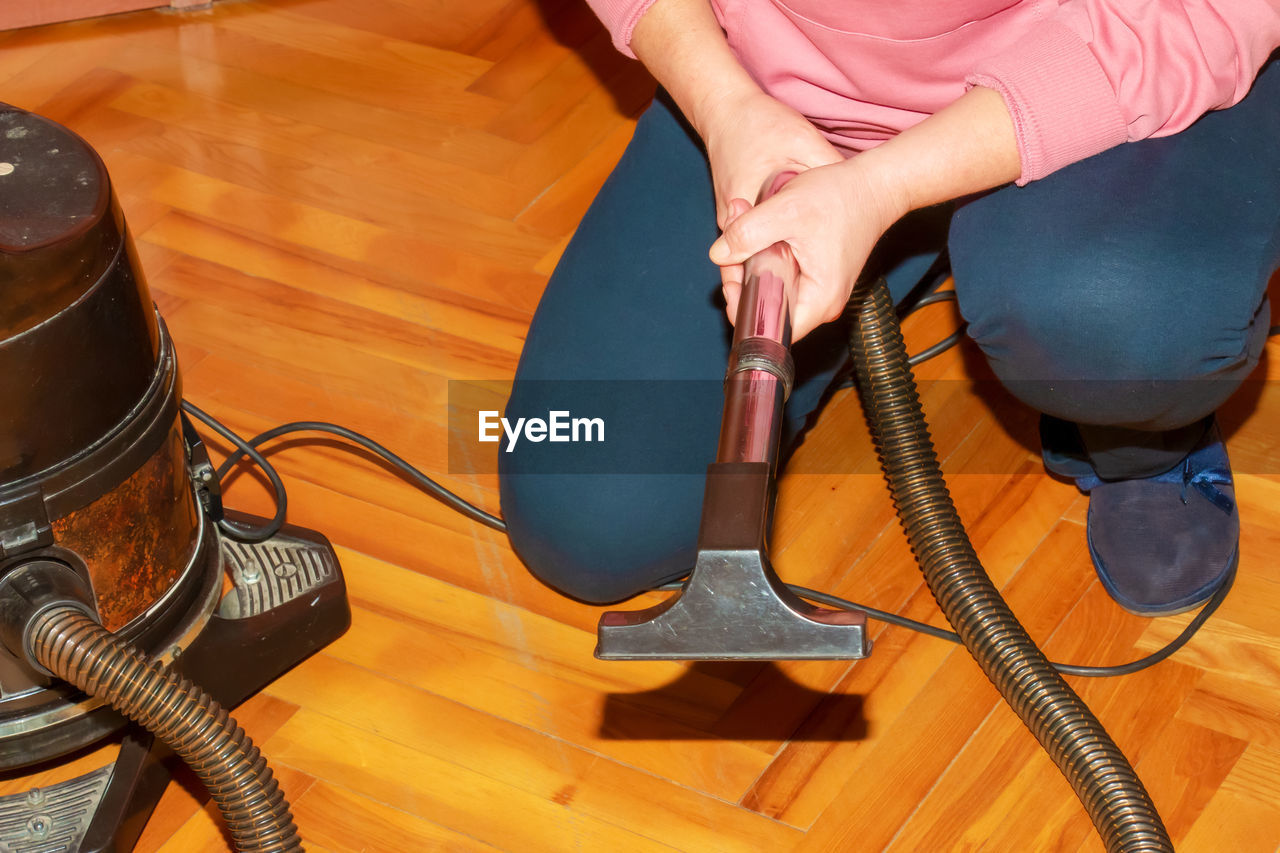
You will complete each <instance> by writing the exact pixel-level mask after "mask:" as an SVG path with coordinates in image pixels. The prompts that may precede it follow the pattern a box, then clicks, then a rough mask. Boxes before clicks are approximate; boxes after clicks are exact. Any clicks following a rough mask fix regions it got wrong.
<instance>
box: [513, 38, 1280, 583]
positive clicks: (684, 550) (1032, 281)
mask: <svg viewBox="0 0 1280 853" xmlns="http://www.w3.org/2000/svg"><path fill="white" fill-rule="evenodd" d="M1277 65H1280V63H1272V65H1271V66H1269V68H1268V69H1267V70H1264V73H1263V74H1262V75H1261V76H1260V77H1259V80H1258V82H1257V83H1256V84H1255V86H1254V90H1253V91H1252V92H1251V93H1250V95H1249V96H1248V98H1246V99H1245V101H1243V102H1242V103H1241V104H1239V105H1237V106H1236V107H1234V108H1232V109H1230V110H1225V111H1222V112H1217V113H1212V114H1210V115H1208V116H1206V117H1205V118H1204V119H1202V120H1201V121H1200V122H1199V123H1197V124H1196V125H1195V126H1193V127H1192V128H1190V129H1188V130H1186V131H1184V132H1183V133H1181V134H1179V135H1177V136H1175V137H1171V138H1168V139H1159V140H1148V141H1144V142H1139V143H1134V144H1130V145H1124V146H1121V147H1119V148H1115V149H1112V150H1110V151H1108V152H1105V153H1104V154H1101V155H1099V156H1097V157H1093V158H1091V159H1089V160H1086V161H1084V162H1081V163H1077V164H1075V165H1073V166H1070V167H1068V168H1066V169H1063V170H1061V171H1060V172H1057V173H1055V174H1053V175H1051V176H1049V177H1048V178H1046V179H1044V180H1042V181H1038V182H1036V183H1034V184H1031V185H1029V186H1027V187H1022V188H1018V187H1006V188H1002V189H1000V190H997V191H994V192H991V193H988V194H986V195H983V196H981V197H979V198H976V199H970V200H966V201H964V202H963V203H960V204H958V205H955V206H954V214H952V213H951V208H950V207H949V208H947V209H945V210H944V209H935V210H930V211H924V212H917V213H916V214H912V215H911V216H909V217H908V218H907V219H905V220H904V221H903V222H901V223H899V225H898V226H895V228H894V229H893V230H892V231H891V232H890V234H889V235H887V236H886V239H885V240H884V241H882V243H881V245H880V246H878V247H877V251H876V253H875V255H873V259H872V261H871V264H870V265H871V266H873V267H874V268H875V270H876V271H877V272H880V273H883V274H884V275H885V276H886V278H887V280H888V282H889V285H890V290H891V292H893V294H894V296H895V298H899V299H900V298H902V297H903V295H904V294H906V293H907V292H908V291H910V290H911V289H912V288H913V287H914V286H916V285H917V283H918V282H920V281H921V279H922V277H925V276H926V273H927V272H928V271H930V269H931V268H935V262H936V261H937V259H938V256H939V253H940V252H941V251H942V249H943V248H944V247H945V248H947V249H949V253H950V262H951V268H952V271H953V273H954V276H955V280H956V289H957V293H958V296H959V300H960V308H961V311H962V313H963V315H964V317H965V318H966V319H967V320H968V322H969V329H968V333H969V335H970V336H971V337H972V338H973V339H974V340H975V341H976V342H977V344H978V346H979V347H981V349H982V351H983V353H985V355H986V357H987V359H988V361H989V362H990V364H991V367H992V369H993V370H994V372H995V374H996V375H997V376H998V377H999V378H1000V380H1001V381H1002V382H1003V383H1004V384H1005V385H1006V387H1008V388H1009V390H1010V391H1011V392H1012V393H1013V394H1015V395H1016V396H1017V397H1019V398H1020V399H1022V400H1023V401H1024V402H1026V403H1027V404H1028V405H1030V406H1032V407H1033V408H1035V409H1037V410H1039V411H1040V412H1041V413H1043V414H1044V415H1045V416H1046V418H1045V423H1047V424H1050V425H1051V427H1052V428H1050V429H1047V430H1044V432H1043V434H1044V435H1045V436H1046V437H1047V439H1048V441H1049V443H1050V446H1048V447H1046V454H1045V455H1046V461H1048V462H1049V463H1050V464H1051V466H1053V467H1055V469H1056V470H1059V473H1066V474H1072V473H1077V470H1076V468H1079V466H1084V467H1083V468H1081V469H1080V470H1079V473H1083V472H1084V470H1088V468H1092V469H1093V470H1094V471H1096V472H1097V473H1098V474H1099V475H1100V476H1102V477H1104V478H1107V479H1123V478H1126V477H1137V476H1147V475H1150V474H1154V473H1158V472H1160V471H1164V470H1167V469H1169V468H1171V467H1173V466H1174V465H1175V464H1177V463H1178V461H1179V460H1180V459H1181V458H1182V457H1183V456H1184V455H1185V454H1186V453H1187V451H1188V450H1189V449H1190V448H1191V446H1192V445H1193V444H1194V443H1195V442H1196V441H1197V440H1198V439H1199V438H1200V436H1201V434H1202V433H1203V429H1204V426H1203V424H1204V422H1205V419H1206V418H1207V417H1208V416H1210V415H1211V414H1212V413H1213V411H1214V410H1215V409H1216V408H1217V407H1218V406H1219V405H1220V404H1221V403H1222V402H1223V401H1224V400H1225V399H1226V398H1227V397H1228V396H1229V395H1230V394H1231V393H1232V392H1233V391H1234V390H1235V389H1236V388H1237V387H1238V386H1239V384H1240V383H1241V382H1242V381H1243V380H1244V378H1245V376H1246V375H1247V374H1248V373H1249V371H1250V370H1251V369H1252V368H1253V366H1254V365H1255V364H1256V363H1257V360H1258V358H1259V356H1260V354H1261V352H1262V348H1263V345H1264V343H1265V340H1266V333H1267V329H1268V326H1269V323H1270V309H1269V305H1268V303H1267V301H1266V286H1267V281H1268V279H1269V277H1270V275H1271V273H1272V272H1273V271H1274V270H1275V269H1276V267H1277V266H1280V143H1278V142H1277V140H1280V68H1277V67H1276V66H1277ZM948 217H950V221H949V223H948ZM715 237H716V225H715V214H714V204H713V200H712V188H711V180H710V175H709V172H708V168H707V162H706V157H705V154H704V152H703V150H702V148H701V146H700V145H699V143H698V141H697V139H696V137H695V136H694V135H693V134H692V133H691V131H690V130H689V129H688V128H687V126H686V125H685V124H684V123H683V121H682V120H681V119H680V118H679V117H678V115H677V114H675V113H674V110H673V108H672V107H671V106H670V104H669V103H667V102H666V101H665V100H664V99H663V98H661V97H659V99H658V100H656V101H655V102H654V104H653V106H652V107H650V108H649V110H648V111H647V112H646V113H645V114H644V116H643V117H642V118H641V119H640V121H639V123H638V125H637V127H636V132H635V136H634V138H633V139H632V142H631V144H630V146H629V147H628V148H627V150H626V153H625V154H624V155H623V157H622V160H621V161H620V162H619V163H618V166H617V168H616V169H615V170H614V172H613V174H612V175H611V176H610V178H609V180H608V181H607V182H606V184H605V185H604V187H603V188H602V189H601V191H600V194H599V195H598V196H597V198H596V200H595V202H594V203H593V204H592V206H591V208H590V210H589V211H588V213H587V215H586V217H585V219H584V220H583V221H582V224H581V226H580V227H579V229H578V232H577V234H576V235H575V236H574V238H573V240H572V241H571V243H570V244H569V247H568V248H567V250H566V252H565V255H564V258H563V259H562V261H561V262H560V265H559V267H558V268H557V269H556V272H555V274H554V275H553V276H552V278H551V281H550V283H549V284H548V286H547V289H546V292H545V294H544V296H543V298H542V302H541V304H540V305H539V306H538V310H537V313H536V315H535V317H534V319H533V323H532V325H531V327H530V329H529V334H528V339H527V341H526V344H525V349H524V353H523V355H522V356H521V359H520V365H519V368H518V370H517V373H516V380H515V385H514V388H513V392H512V395H511V399H510V401H509V403H508V406H507V409H506V412H505V415H506V417H507V418H508V419H509V420H512V421H514V419H515V418H517V417H542V418H546V417H547V415H548V413H549V412H551V411H567V412H571V413H572V414H573V415H574V416H579V415H582V416H590V417H598V418H600V419H601V420H602V421H603V422H604V424H605V425H606V426H605V429H606V435H605V437H606V441H605V442H604V443H603V444H593V445H590V446H587V445H585V444H576V445H575V444H563V443H562V444H552V443H549V442H539V443H534V442H529V441H525V442H522V443H519V444H517V446H515V447H514V448H512V452H509V453H507V452H503V453H500V454H499V474H500V477H501V498H502V511H503V515H504V517H505V518H506V521H507V524H508V528H509V533H510V537H511V542H512V544H513V546H514V548H515V550H516V552H517V553H518V554H519V555H520V557H521V559H523V560H524V562H525V563H526V565H528V567H529V569H530V570H531V571H532V572H533V573H534V574H535V575H536V576H537V577H539V578H541V579H542V580H543V581H544V582H546V583H547V584H549V585H551V586H552V587H554V588H556V589H557V590H560V591H561V592H564V593H566V594H568V595H571V596H574V597H576V598H579V599H583V600H586V601H592V602H611V601H617V600H620V599H622V598H625V597H628V596H630V595H633V594H635V593H637V592H639V591H641V590H644V589H646V588H649V587H652V586H654V585H656V584H659V583H662V582H664V581H667V580H670V579H672V578H675V577H678V576H680V575H681V574H683V573H684V572H686V571H687V570H688V569H689V567H690V566H691V565H692V561H693V553H694V546H695V540H696V536H697V528H698V521H699V517H700V509H701V501H702V488H703V472H704V470H705V467H706V465H707V464H708V463H709V462H711V461H713V460H714V457H715V450H716V439H717V436H718V431H719V418H720V410H721V403H722V397H721V394H720V390H719V389H720V381H721V379H722V377H723V374H724V369H725V363H726V360H727V358H728V346H729V334H730V329H729V325H728V323H727V322H726V320H725V317H724V313H723V309H722V305H723V303H722V300H721V298H720V295H719V275H718V272H717V270H716V268H715V267H714V266H713V265H712V264H711V263H710V262H709V261H708V260H707V247H708V246H710V244H711V242H712V241H713V240H714V239H715ZM935 269H936V268H935ZM845 334H846V331H845V329H843V328H841V327H840V324H838V323H837V324H831V325H828V326H825V327H822V328H820V329H819V330H818V331H816V332H814V333H813V334H811V335H809V336H808V337H807V338H805V339H804V340H803V341H801V342H799V344H798V345H797V346H796V347H795V349H794V352H793V354H794V356H795V360H796V364H797V380H796V385H795V390H794V392H793V394H792V396H791V398H790V400H789V402H788V404H787V413H786V415H787V422H786V426H785V429H784V438H783V442H784V446H793V445H794V444H795V443H796V441H797V439H798V438H799V436H801V435H802V434H803V430H804V428H805V426H806V424H807V423H808V422H809V421H810V419H811V418H812V417H814V416H815V415H816V413H817V412H818V410H819V409H820V407H821V404H822V402H823V400H824V399H825V398H826V396H827V395H828V394H829V392H830V390H831V388H832V386H833V384H834V383H836V382H837V381H838V380H839V378H840V377H841V376H842V375H843V371H844V370H845V369H847V353H846V349H845V347H846V344H845ZM584 460H585V461H584ZM1073 466H1075V467H1073Z"/></svg>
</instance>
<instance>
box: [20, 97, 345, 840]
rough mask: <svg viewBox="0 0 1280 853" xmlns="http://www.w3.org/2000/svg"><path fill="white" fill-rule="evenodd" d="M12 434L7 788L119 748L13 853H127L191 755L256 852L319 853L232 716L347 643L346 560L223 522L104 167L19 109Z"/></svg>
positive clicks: (30, 802)
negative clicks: (31, 774)
mask: <svg viewBox="0 0 1280 853" xmlns="http://www.w3.org/2000/svg"><path fill="white" fill-rule="evenodd" d="M0 418H2V420H0V769H3V770H5V771H13V770H17V769H21V768H30V767H32V766H33V765H38V764H44V763H48V762H52V761H54V760H56V759H59V758H61V757H64V756H67V755H69V754H71V753H73V752H76V751H78V750H81V749H83V748H85V747H88V746H91V745H93V744H97V743H99V742H101V741H104V740H105V739H107V738H112V737H115V738H118V739H120V742H121V748H120V752H119V755H118V757H117V760H116V762H115V763H114V765H111V766H108V767H105V768H102V769H100V770H97V771H94V772H92V773H89V774H88V775H85V776H82V777H80V778H78V779H73V780H70V781H67V782H64V783H62V784H59V785H54V786H51V787H48V788H43V789H33V790H31V791H28V792H25V793H22V794H16V795H11V796H7V797H3V798H0V847H3V848H4V849H13V850H22V851H33V853H40V851H55V850H56V851H68V850H81V851H106V850H128V849H131V848H132V846H133V844H134V842H135V841H136V839H137V836H138V834H139V833H140V832H141V829H142V827H143V825H144V824H145V822H146V819H147V817H148V816H149V815H150V813H151V811H152V809H153V808H154V806H155V803H156V802H157V801H158V799H159V797H160V794H161V793H162V792H163V790H164V788H165V786H166V785H167V783H168V780H169V771H168V763H169V762H168V758H169V756H170V754H171V753H176V754H177V755H178V756H180V757H181V758H182V759H184V760H185V761H186V762H187V763H188V764H190V765H191V767H192V768H193V769H194V771H195V772H196V774H197V775H198V776H199V777H200V779H201V780H202V781H203V782H204V784H205V785H206V786H207V787H208V789H209V792H210V794H211V796H212V798H213V799H214V801H215V802H216V803H217V804H218V807H219V809H220V810H221V812H222V814H223V816H224V818H225V819H226V823H227V827H228V829H229V831H230V834H231V838H232V840H233V843H234V844H235V845H236V847H237V848H238V849H241V850H262V851H267V850H272V851H275V850H280V851H284V850H300V849H301V845H300V843H299V841H298V834H297V829H296V827H295V826H294V825H293V819H292V817H291V815H290V812H289V805H288V802H287V801H286V799H285V797H284V795H283V793H282V792H281V791H280V789H279V786H278V785H277V783H276V782H275V780H274V779H273V777H272V773H271V770H270V768H269V767H268V766H267V764H266V761H265V760H264V759H263V757H262V755H261V754H260V753H259V751H258V749H257V748H256V747H255V746H254V745H253V743H252V741H251V740H250V739H249V738H248V737H247V736H246V735H245V734H244V732H243V731H242V730H241V729H240V728H239V726H237V725H236V723H235V721H234V720H233V719H231V718H230V717H229V716H228V714H227V712H226V710H225V708H226V707H232V706H235V705H236V704H238V703H240V702H241V701H243V700H244V699H246V698H247V697H248V696H250V695H251V694H252V693H253V692H255V691H256V690H258V689H260V688H261V687H262V686H264V685H265V684H266V683H268V682H269V681H271V680H272V679H273V678H275V677H277V676H278V675H279V674H281V673H282V672H283V671H284V670H286V669H287V668H289V667H290V666H292V665H294V664H295V663H297V662H298V661H300V660H302V659H303V658H305V657H306V656H307V655H309V654H311V653H312V652H314V651H316V650H317V649H319V648H321V647H323V646H324V645H326V644H328V643H329V642H331V641H333V640H334V639H336V638H337V637H338V636H339V635H341V634H342V632H343V631H345V630H346V628H347V626H348V625H349V622H350V611H349V608H348V605H347V598H346V592H345V586H344V584H343V579H342V572H341V568H340V566H339V564H338V560H337V558H336V556H335V554H334V551H333V548H332V547H331V546H330V545H329V543H328V541H327V540H325V539H324V537H322V536H320V535H319V534H316V533H314V532H311V531H308V530H303V529H301V528H296V527H284V528H283V529H281V530H279V532H274V533H273V534H272V535H270V536H267V537H255V536H252V535H245V536H240V535H238V534H239V533H242V532H243V533H246V534H247V533H248V532H250V531H252V530H253V529H256V527H255V525H257V522H256V521H255V520H254V519H252V518H249V517H246V516H235V515H233V514H229V513H225V512H224V511H223V508H222V505H221V496H220V489H219V486H218V477H217V475H216V473H215V471H214V468H213V466H212V465H211V463H210V460H209V456H208V453H207V451H206V449H205V446H204V443H203V442H202V440H201V439H200V436H199V434H198V433H197V432H196V431H195V429H194V428H193V426H192V424H191V422H190V421H189V420H188V419H187V416H186V415H185V414H184V412H183V405H182V385H181V377H180V372H179V370H178V362H177V358H176V354H175V351H174V345H173V340H172V339H171V338H170V336H169V333H168V331H167V330H166V328H165V325H164V322H163V321H162V319H161V318H160V317H159V315H158V313H157V311H156V309H155V307H154V305H153V303H152V301H151V298H150V296H149V294H148V291H147V286H146V282H145V280H144V278H143V275H142V271H141V268H140V267H139V265H138V261H137V255H136V252H135V250H134V247H133V244H132V242H131V239H130V237H129V232H128V229H127V227H126V225H125V221H124V218H123V216H122V214H121V212H120V209H119V206H118V204H117V203H116V199H115V197H114V194H113V192H112V188H111V183H110V180H109V178H108V176H107V172H106V169H105V167H104V166H103V163H102V161H101V159H100V158H99V157H98V156H97V154H96V153H95V152H94V151H93V149H92V148H91V147H90V146H89V145H88V144H87V143H85V142H84V140H82V139H80V138H79V137H78V136H76V135H75V134H74V133H72V132H70V131H68V130H67V129H65V128H63V127H61V126H59V125H57V124H55V123H54V122H52V121H49V120H47V119H44V118H41V117H39V116H36V115H33V114H31V113H29V112H26V111H23V110H21V109H17V108H14V107H11V106H3V105H0ZM240 539H247V540H250V541H239V540H240ZM256 539H261V541H253V540H256ZM197 685H198V686H197Z"/></svg>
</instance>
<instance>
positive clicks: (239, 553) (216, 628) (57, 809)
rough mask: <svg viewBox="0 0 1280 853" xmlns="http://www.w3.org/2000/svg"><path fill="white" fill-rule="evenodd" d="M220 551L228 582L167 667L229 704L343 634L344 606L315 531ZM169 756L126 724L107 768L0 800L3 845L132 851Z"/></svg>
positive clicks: (224, 545) (332, 563)
mask: <svg viewBox="0 0 1280 853" xmlns="http://www.w3.org/2000/svg"><path fill="white" fill-rule="evenodd" d="M228 516H229V517H232V518H234V520H236V521H242V522H245V523H250V524H253V523H260V522H261V519H253V518H251V517H249V516H243V515H238V514H236V515H232V514H231V513H228ZM221 554H222V560H223V568H224V569H225V571H226V574H227V576H228V577H229V578H230V579H231V582H232V586H231V588H230V589H229V590H228V591H227V592H226V594H225V595H224V596H223V598H222V601H221V603H220V605H219V607H218V610H217V612H216V613H215V614H214V615H213V617H212V618H211V620H210V622H209V624H208V625H207V626H206V627H205V629H204V630H203V631H202V632H201V633H200V635H199V636H198V637H197V638H196V639H195V640H194V642H193V643H192V644H191V645H190V646H189V647H188V648H187V649H185V650H183V651H182V652H181V653H180V654H179V655H178V657H177V658H176V659H175V661H174V663H173V664H172V668H173V669H174V670H175V671H177V672H178V673H179V674H181V675H182V676H183V677H185V678H188V679H190V680H191V681H194V682H196V683H197V684H199V685H201V687H203V688H204V689H205V690H206V691H207V692H208V693H209V694H210V695H211V696H213V698H214V699H216V700H218V702H219V703H221V704H222V705H223V706H225V707H233V706H235V705H238V704H239V703H241V702H243V701H244V700H245V699H247V698H248V697H249V696H250V695H252V694H253V693H255V692H256V691H258V690H259V689H261V688H262V687H264V686H265V685H266V684H268V683H269V682H271V681H272V680H274V679H275V678H277V677H278V676H280V675H281V674H282V673H283V672H285V671H286V670H287V669H289V668H290V667H292V666H294V665H295V664H297V663H299V662H300V661H302V660H303V659H305V658H306V657H308V656H310V655H311V654H312V653H313V652H315V651H317V650H319V649H320V648H322V647H324V646H326V645H328V644H329V643H331V642H333V641H334V640H335V639H337V638H338V637H339V636H341V635H342V633H343V632H344V631H346V629H347V627H348V626H349V625H350V623H351V611H350V608H349V606H348V604H347V596H346V585H345V583H344V582H343V578H342V569H341V567H340V566H339V564H338V559H337V555H336V554H335V553H334V551H333V548H332V546H331V545H330V544H329V542H328V540H326V539H325V538H324V537H323V536H321V535H319V534H317V533H314V532H312V531H309V530H304V529H302V528H299V527H293V526H286V527H285V528H284V529H283V530H282V531H281V532H280V533H278V534H277V535H276V536H274V537H272V538H271V539H268V540H267V541H265V542H261V543H257V544H246V543H242V542H235V541H232V540H229V539H226V538H223V539H222V541H221ZM169 754H170V753H169V751H168V749H167V748H165V747H164V746H163V745H161V744H159V743H157V742H155V741H154V739H153V738H152V736H151V735H150V734H149V733H148V732H146V731H144V730H142V729H140V728H137V727H133V726H131V727H129V728H128V729H127V730H126V732H125V735H124V741H123V743H122V744H121V747H120V753H119V755H118V756H117V758H116V761H115V763H114V764H113V765H109V766H107V767H102V768H99V769H98V770H95V771H93V772H91V773H87V774H85V775H83V776H80V777H78V778H75V779H70V780H68V781H66V782H62V783H59V784H57V785H52V786H49V787H47V788H33V789H31V790H29V791H26V792H24V793H19V794H11V795H9V796H5V797H0V850H6V851H21V853H55V851H68V850H78V851H81V853H99V851H103V852H104V853H105V851H127V850H130V849H132V848H133V845H134V843H135V842H136V841H137V838H138V836H139V835H140V834H141V832H142V829H143V827H144V826H145V825H146V822H147V819H148V818H149V817H150V815H151V812H152V811H153V810H154V809H155V806H156V803H157V802H159V799H160V796H161V794H163V793H164V790H165V788H166V786H167V785H168V783H169V778H170V777H169V771H168V769H167V767H166V765H165V762H164V759H165V757H167V756H168V755H169Z"/></svg>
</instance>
